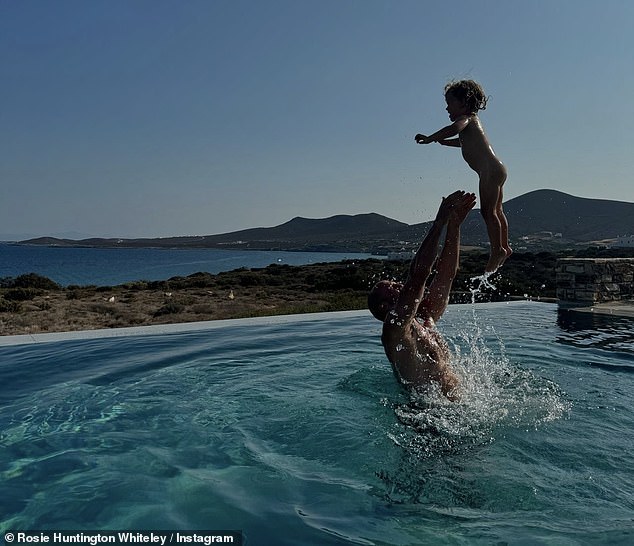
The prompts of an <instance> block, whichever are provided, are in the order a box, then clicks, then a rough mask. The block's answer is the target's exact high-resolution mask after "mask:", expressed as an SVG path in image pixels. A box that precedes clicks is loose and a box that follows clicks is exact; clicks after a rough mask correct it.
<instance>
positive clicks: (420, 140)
mask: <svg viewBox="0 0 634 546" xmlns="http://www.w3.org/2000/svg"><path fill="white" fill-rule="evenodd" d="M414 140H415V141H416V143H417V144H431V143H432V142H434V141H433V140H432V139H430V138H429V137H428V136H425V135H421V134H420V133H419V134H417V135H416V136H415V137H414Z"/></svg>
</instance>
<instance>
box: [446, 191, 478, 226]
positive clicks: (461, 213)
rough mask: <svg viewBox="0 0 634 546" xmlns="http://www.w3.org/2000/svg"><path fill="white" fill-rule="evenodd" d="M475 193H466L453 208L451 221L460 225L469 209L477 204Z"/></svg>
mask: <svg viewBox="0 0 634 546" xmlns="http://www.w3.org/2000/svg"><path fill="white" fill-rule="evenodd" d="M475 203H476V196H475V193H465V194H464V195H463V196H462V198H461V199H460V200H459V201H458V202H457V203H456V205H455V206H454V207H453V209H451V212H450V214H449V223H450V224H454V225H457V226H459V225H460V224H462V222H464V220H465V218H466V217H467V214H469V211H470V210H471V209H472V208H473V207H474V206H475Z"/></svg>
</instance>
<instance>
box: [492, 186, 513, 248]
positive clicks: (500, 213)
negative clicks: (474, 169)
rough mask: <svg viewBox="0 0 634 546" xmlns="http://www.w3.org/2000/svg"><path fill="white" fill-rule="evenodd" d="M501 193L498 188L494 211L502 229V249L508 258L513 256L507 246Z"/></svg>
mask: <svg viewBox="0 0 634 546" xmlns="http://www.w3.org/2000/svg"><path fill="white" fill-rule="evenodd" d="M502 193H503V192H502V187H500V192H499V196H498V202H497V205H496V207H495V210H496V212H497V217H498V219H499V220H500V227H501V228H502V231H501V236H502V240H501V243H502V248H503V249H504V250H505V252H506V257H507V258H508V257H509V256H510V255H511V254H513V250H512V249H511V246H510V245H509V223H508V220H507V219H506V215H505V214H504V209H503V208H502Z"/></svg>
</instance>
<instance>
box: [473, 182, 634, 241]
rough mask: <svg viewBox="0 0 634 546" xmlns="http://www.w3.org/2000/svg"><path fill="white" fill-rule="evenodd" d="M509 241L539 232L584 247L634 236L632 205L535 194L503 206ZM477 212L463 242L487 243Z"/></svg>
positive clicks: (557, 193)
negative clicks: (597, 242) (507, 222)
mask: <svg viewBox="0 0 634 546" xmlns="http://www.w3.org/2000/svg"><path fill="white" fill-rule="evenodd" d="M504 213H505V214H506V217H507V219H508V221H509V237H510V238H511V239H519V238H520V237H526V236H531V235H537V234H540V233H542V232H551V233H552V234H553V235H555V234H561V238H562V239H563V240H564V241H569V242H572V243H583V242H590V241H598V240H603V239H611V238H615V237H617V236H619V235H628V234H634V203H626V202H623V201H610V200H607V199H587V198H584V197H574V196H572V195H568V194H566V193H562V192H560V191H556V190H536V191H533V192H530V193H526V194H524V195H521V196H519V197H516V198H514V199H511V200H509V201H507V202H506V203H504ZM477 216H479V211H472V212H471V214H470V215H469V217H468V218H467V221H466V223H465V225H464V227H463V230H462V231H463V233H464V234H465V236H464V239H465V241H467V240H468V241H470V242H471V243H476V242H478V241H486V240H487V235H486V230H485V227H484V222H483V221H482V219H481V218H476V217H477Z"/></svg>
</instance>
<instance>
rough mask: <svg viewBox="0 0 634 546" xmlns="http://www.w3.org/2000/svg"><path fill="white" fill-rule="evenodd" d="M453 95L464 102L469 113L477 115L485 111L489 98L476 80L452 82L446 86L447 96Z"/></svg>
mask: <svg viewBox="0 0 634 546" xmlns="http://www.w3.org/2000/svg"><path fill="white" fill-rule="evenodd" d="M448 93H451V94H452V95H453V96H454V97H456V98H457V99H458V100H461V101H464V103H465V105H466V107H467V108H468V109H469V111H470V112H471V113H473V114H475V113H476V112H477V111H478V110H485V109H486V107H487V101H488V100H489V98H488V97H487V96H486V95H485V94H484V89H482V86H481V85H480V84H479V83H478V82H476V81H474V80H460V81H452V82H449V83H448V84H447V85H445V96H447V94H448Z"/></svg>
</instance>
